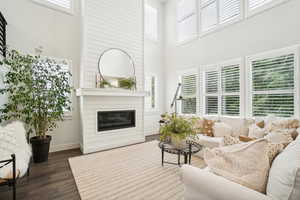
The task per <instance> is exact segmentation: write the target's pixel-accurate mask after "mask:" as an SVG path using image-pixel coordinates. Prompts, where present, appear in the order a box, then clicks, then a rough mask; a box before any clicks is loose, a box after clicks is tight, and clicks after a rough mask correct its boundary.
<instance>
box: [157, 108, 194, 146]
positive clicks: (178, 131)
mask: <svg viewBox="0 0 300 200" xmlns="http://www.w3.org/2000/svg"><path fill="white" fill-rule="evenodd" d="M197 120H198V118H196V117H191V118H186V117H183V116H179V115H176V114H175V113H173V114H164V115H163V121H164V124H163V125H162V126H161V127H160V130H159V132H160V139H161V140H162V141H166V140H170V142H171V143H172V145H173V146H174V147H177V148H181V147H182V146H184V145H186V139H187V138H189V139H194V138H195V137H196V134H197V128H196V126H197V125H196V124H197Z"/></svg>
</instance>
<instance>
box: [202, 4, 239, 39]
mask: <svg viewBox="0 0 300 200" xmlns="http://www.w3.org/2000/svg"><path fill="white" fill-rule="evenodd" d="M199 1H200V29H201V33H205V32H207V31H209V30H213V29H215V28H218V27H220V26H222V25H223V24H225V23H227V22H231V21H234V20H235V19H239V18H240V17H241V16H242V15H241V0H199Z"/></svg>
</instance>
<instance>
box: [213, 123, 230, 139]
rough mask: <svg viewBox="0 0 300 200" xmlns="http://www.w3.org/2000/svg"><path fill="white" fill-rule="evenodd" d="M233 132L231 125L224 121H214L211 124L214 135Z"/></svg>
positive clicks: (219, 135) (220, 135)
mask: <svg viewBox="0 0 300 200" xmlns="http://www.w3.org/2000/svg"><path fill="white" fill-rule="evenodd" d="M232 133H233V130H232V127H231V126H229V125H228V124H226V123H224V122H216V123H214V126H213V134H214V137H224V136H230V135H231V134H232Z"/></svg>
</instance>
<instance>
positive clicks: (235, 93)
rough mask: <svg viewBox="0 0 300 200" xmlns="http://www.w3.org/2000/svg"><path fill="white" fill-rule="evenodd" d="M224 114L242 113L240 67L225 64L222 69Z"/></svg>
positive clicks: (222, 108)
mask: <svg viewBox="0 0 300 200" xmlns="http://www.w3.org/2000/svg"><path fill="white" fill-rule="evenodd" d="M221 87H222V96H221V110H222V115H229V116H239V115H240V67H239V65H232V66H225V67H222V69H221Z"/></svg>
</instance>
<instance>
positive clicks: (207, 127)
mask: <svg viewBox="0 0 300 200" xmlns="http://www.w3.org/2000/svg"><path fill="white" fill-rule="evenodd" d="M214 123H215V122H214V121H213V120H209V119H204V120H203V130H202V132H203V134H204V135H207V136H209V137H213V136H214V133H213V126H214Z"/></svg>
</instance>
